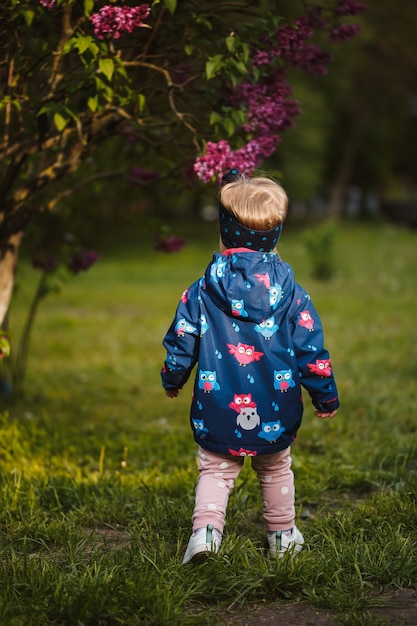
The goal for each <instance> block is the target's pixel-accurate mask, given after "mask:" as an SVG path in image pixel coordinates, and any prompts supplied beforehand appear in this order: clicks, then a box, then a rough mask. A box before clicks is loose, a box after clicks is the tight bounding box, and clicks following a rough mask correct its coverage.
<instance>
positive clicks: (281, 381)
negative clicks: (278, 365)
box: [274, 370, 295, 391]
mask: <svg viewBox="0 0 417 626" xmlns="http://www.w3.org/2000/svg"><path fill="white" fill-rule="evenodd" d="M290 387H295V382H294V380H293V376H292V371H291V370H275V371H274V389H279V390H280V391H286V390H287V389H289V388H290Z"/></svg>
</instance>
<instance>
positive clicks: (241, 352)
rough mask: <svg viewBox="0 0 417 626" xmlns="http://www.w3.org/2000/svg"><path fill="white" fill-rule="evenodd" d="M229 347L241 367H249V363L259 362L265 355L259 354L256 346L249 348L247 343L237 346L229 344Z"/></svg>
mask: <svg viewBox="0 0 417 626" xmlns="http://www.w3.org/2000/svg"><path fill="white" fill-rule="evenodd" d="M227 347H228V348H229V352H230V354H233V356H234V357H235V359H236V361H237V362H238V363H239V365H243V366H246V365H248V363H253V362H254V361H259V360H260V358H261V357H263V355H264V353H263V352H257V351H256V350H255V346H249V345H246V344H245V343H238V344H237V346H234V345H233V344H231V343H228V344H227Z"/></svg>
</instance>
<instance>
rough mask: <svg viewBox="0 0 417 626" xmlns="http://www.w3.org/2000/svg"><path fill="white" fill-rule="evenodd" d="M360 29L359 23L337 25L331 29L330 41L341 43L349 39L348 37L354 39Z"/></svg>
mask: <svg viewBox="0 0 417 626" xmlns="http://www.w3.org/2000/svg"><path fill="white" fill-rule="evenodd" d="M359 30H360V26H359V24H342V25H341V26H336V27H335V28H333V29H332V30H331V31H330V35H329V42H330V43H341V42H342V41H347V40H348V39H352V37H354V36H355V35H356V34H357V33H358V32H359Z"/></svg>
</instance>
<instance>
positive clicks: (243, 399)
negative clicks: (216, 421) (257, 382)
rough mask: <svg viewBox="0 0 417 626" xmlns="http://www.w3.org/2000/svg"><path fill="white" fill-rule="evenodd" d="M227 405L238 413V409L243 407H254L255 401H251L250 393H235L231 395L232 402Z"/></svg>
mask: <svg viewBox="0 0 417 626" xmlns="http://www.w3.org/2000/svg"><path fill="white" fill-rule="evenodd" d="M229 407H230V408H231V409H233V410H234V411H237V412H238V413H240V411H241V410H242V409H244V408H247V407H252V408H254V407H256V402H254V401H253V399H252V394H251V393H241V394H235V395H234V396H233V402H231V403H230V404H229Z"/></svg>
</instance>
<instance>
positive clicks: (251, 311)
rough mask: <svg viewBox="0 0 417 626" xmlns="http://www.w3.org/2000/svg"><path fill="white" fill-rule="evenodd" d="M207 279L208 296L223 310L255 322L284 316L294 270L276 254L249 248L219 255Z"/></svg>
mask: <svg viewBox="0 0 417 626" xmlns="http://www.w3.org/2000/svg"><path fill="white" fill-rule="evenodd" d="M204 278H205V287H206V293H207V295H208V296H209V297H210V299H211V300H212V301H213V303H214V304H215V305H216V306H217V307H218V308H219V309H221V311H223V312H224V313H226V314H227V315H230V317H235V318H239V317H240V318H242V319H245V320H247V321H253V322H256V323H261V322H266V321H268V320H270V319H271V318H273V317H274V316H275V315H279V316H281V315H282V313H283V311H284V310H286V309H287V307H288V306H289V303H290V301H291V296H292V293H293V290H294V276H293V272H292V269H291V267H290V266H289V265H288V264H287V263H285V262H284V261H282V260H281V259H280V257H279V256H278V255H277V254H276V253H269V252H268V253H265V252H255V251H252V250H248V249H246V248H234V249H233V248H232V249H228V250H226V251H225V252H224V253H223V254H221V253H219V252H216V253H215V254H214V255H213V259H212V261H211V263H210V264H209V266H208V267H207V270H206V273H205V277H204ZM245 294H247V297H246V296H245Z"/></svg>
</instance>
